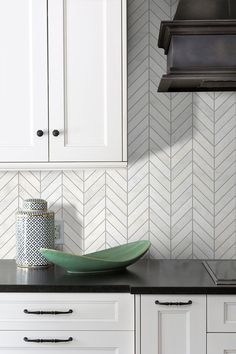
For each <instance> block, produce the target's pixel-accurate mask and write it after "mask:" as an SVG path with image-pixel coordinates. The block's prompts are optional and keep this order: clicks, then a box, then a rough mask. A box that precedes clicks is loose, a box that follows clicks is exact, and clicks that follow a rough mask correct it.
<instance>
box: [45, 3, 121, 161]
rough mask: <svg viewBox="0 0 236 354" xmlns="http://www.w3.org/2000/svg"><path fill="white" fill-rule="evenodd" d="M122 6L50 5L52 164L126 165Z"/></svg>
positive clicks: (92, 4)
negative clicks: (104, 163) (94, 163)
mask: <svg viewBox="0 0 236 354" xmlns="http://www.w3.org/2000/svg"><path fill="white" fill-rule="evenodd" d="M122 1H123V0H64V1H63V0H49V102H50V104H49V122H50V160H51V161H53V162H55V161H122V132H123V122H122V116H123V107H122V105H123V99H122V96H123V92H122V90H123V80H122V75H123V72H122V64H123V62H122V48H123V43H122V25H123V24H122ZM53 130H57V131H58V132H59V135H58V136H54V135H53V134H52V132H53Z"/></svg>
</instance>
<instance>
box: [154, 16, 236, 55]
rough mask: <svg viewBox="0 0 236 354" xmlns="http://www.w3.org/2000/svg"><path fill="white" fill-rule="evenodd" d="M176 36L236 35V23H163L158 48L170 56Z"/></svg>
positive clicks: (222, 21) (225, 21)
mask: <svg viewBox="0 0 236 354" xmlns="http://www.w3.org/2000/svg"><path fill="white" fill-rule="evenodd" d="M174 35H179V36H184V35H236V21H229V20H221V21H212V20H211V21H162V22H161V26H160V33H159V39H158V47H159V48H163V49H164V50H165V55H167V54H168V51H169V47H170V42H171V38H172V36H174Z"/></svg>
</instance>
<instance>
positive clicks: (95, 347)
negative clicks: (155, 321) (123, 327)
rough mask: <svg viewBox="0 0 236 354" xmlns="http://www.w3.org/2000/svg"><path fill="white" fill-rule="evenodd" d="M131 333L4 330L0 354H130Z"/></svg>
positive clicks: (132, 340) (132, 335)
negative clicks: (39, 340) (45, 341)
mask: <svg viewBox="0 0 236 354" xmlns="http://www.w3.org/2000/svg"><path fill="white" fill-rule="evenodd" d="M133 333H134V332H132V331H126V332H125V331H119V332H116V331H113V332H112V331H110V332H103V331H95V332H93V331H35V332H34V331H4V332H0V353H1V354H6V352H7V354H23V353H24V354H25V353H30V354H45V353H48V354H56V353H58V352H60V354H68V353H70V352H71V353H76V354H104V353H106V354H118V353H119V354H133V353H134V334H133ZM70 337H72V339H73V340H72V341H70V342H62V343H34V342H26V341H25V340H24V338H27V339H28V340H29V341H30V340H34V339H44V340H49V339H60V340H67V339H68V338H70Z"/></svg>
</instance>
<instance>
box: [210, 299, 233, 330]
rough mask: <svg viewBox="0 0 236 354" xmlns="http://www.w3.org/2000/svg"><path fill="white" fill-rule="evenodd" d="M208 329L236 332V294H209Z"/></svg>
mask: <svg viewBox="0 0 236 354" xmlns="http://www.w3.org/2000/svg"><path fill="white" fill-rule="evenodd" d="M207 331H208V332H236V296H234V295H208V296H207Z"/></svg>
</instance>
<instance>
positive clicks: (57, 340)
mask: <svg viewBox="0 0 236 354" xmlns="http://www.w3.org/2000/svg"><path fill="white" fill-rule="evenodd" d="M72 340H73V338H72V337H69V338H68V339H41V338H37V339H29V338H28V337H24V341H25V342H28V343H63V342H72Z"/></svg>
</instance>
